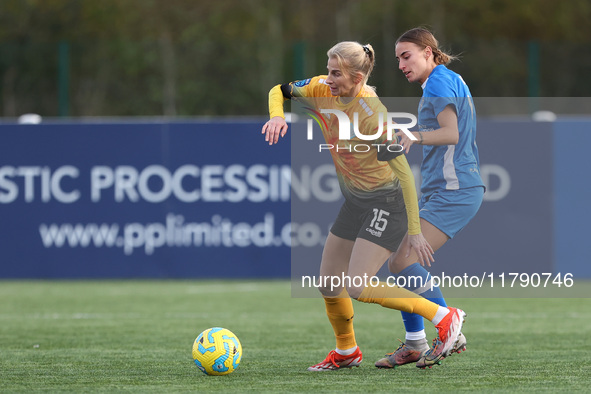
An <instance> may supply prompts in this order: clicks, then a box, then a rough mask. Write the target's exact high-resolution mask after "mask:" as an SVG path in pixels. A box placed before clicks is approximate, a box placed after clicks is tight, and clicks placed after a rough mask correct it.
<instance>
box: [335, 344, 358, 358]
mask: <svg viewBox="0 0 591 394" xmlns="http://www.w3.org/2000/svg"><path fill="white" fill-rule="evenodd" d="M355 350H357V346H354V347H352V348H349V349H345V350H343V349H339V348H336V349H335V351H336V352H337V353H338V354H340V355H341V356H350V355H351V354H353V353H355Z"/></svg>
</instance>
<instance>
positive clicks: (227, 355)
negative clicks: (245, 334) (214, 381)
mask: <svg viewBox="0 0 591 394" xmlns="http://www.w3.org/2000/svg"><path fill="white" fill-rule="evenodd" d="M241 359H242V345H241V344H240V341H239V340H238V337H237V336H236V335H234V333H232V331H230V330H228V329H225V328H221V327H212V328H208V329H207V330H205V331H203V332H202V333H201V334H199V336H198V337H197V339H195V342H193V360H195V364H196V365H197V368H199V369H200V370H201V371H202V372H203V373H205V374H207V375H227V374H229V373H232V372H234V370H235V369H236V368H238V364H240V360H241Z"/></svg>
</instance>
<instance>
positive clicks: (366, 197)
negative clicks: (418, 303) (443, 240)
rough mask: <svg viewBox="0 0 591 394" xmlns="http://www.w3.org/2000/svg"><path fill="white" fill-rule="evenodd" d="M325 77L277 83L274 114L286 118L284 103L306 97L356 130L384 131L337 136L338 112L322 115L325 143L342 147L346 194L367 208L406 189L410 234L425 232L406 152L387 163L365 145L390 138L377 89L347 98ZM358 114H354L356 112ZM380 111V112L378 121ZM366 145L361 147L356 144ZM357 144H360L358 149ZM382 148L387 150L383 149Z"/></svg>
mask: <svg viewBox="0 0 591 394" xmlns="http://www.w3.org/2000/svg"><path fill="white" fill-rule="evenodd" d="M325 81H326V76H324V75H321V76H316V77H313V78H309V79H305V80H301V81H297V82H291V83H289V84H285V85H277V86H275V87H273V88H272V89H271V91H270V92H269V113H270V117H271V118H272V117H275V116H281V117H284V112H283V103H284V102H285V101H286V100H288V99H294V100H299V101H304V102H305V103H306V104H307V105H310V106H312V107H314V108H316V109H318V110H321V109H336V110H340V111H342V112H344V113H345V114H347V116H348V118H349V119H350V121H351V124H354V121H355V120H356V121H357V122H356V123H357V126H358V131H359V133H361V134H364V135H368V136H369V135H372V136H373V135H376V134H378V133H379V130H380V127H381V128H382V133H381V135H379V134H378V136H377V137H376V139H375V140H372V141H368V140H363V139H361V138H359V137H357V136H355V135H354V134H353V131H352V130H351V133H350V137H349V139H339V121H338V118H337V116H336V115H334V114H324V115H323V117H324V120H325V122H326V125H327V127H322V133H323V135H324V138H325V140H326V143H327V144H330V145H333V146H335V147H336V146H339V147H340V149H338V150H337V149H336V148H333V149H331V150H330V152H331V155H332V159H333V162H334V165H335V169H336V173H337V177H338V180H339V184H340V187H341V191H342V193H343V196H344V197H345V198H346V199H348V200H350V201H352V202H353V203H355V204H357V205H360V206H365V205H367V204H370V203H371V202H372V201H375V200H384V201H389V199H390V198H393V196H394V195H395V194H396V193H397V192H398V190H399V189H400V188H402V193H403V196H404V202H405V205H406V210H407V214H408V231H409V234H418V233H420V232H421V226H420V220H419V207H418V200H417V194H416V189H415V183H414V177H413V174H412V171H411V169H410V166H409V165H408V162H407V160H406V156H404V154H399V155H398V156H396V157H395V158H393V159H391V160H388V161H379V160H378V158H377V148H376V147H375V146H374V147H372V149H367V148H366V146H372V145H373V144H381V143H383V142H384V141H385V140H386V130H387V127H386V121H387V109H386V107H385V106H384V105H383V104H382V102H381V101H380V100H379V98H378V97H377V95H376V94H375V92H374V91H373V90H372V89H371V88H369V87H364V88H363V89H361V91H360V93H359V94H358V95H357V97H355V98H352V99H351V100H347V101H345V100H344V99H343V98H341V97H335V96H333V95H332V94H331V93H330V88H329V87H328V85H327V84H326V82H325ZM355 114H356V115H355ZM380 114H382V117H381V121H382V123H381V124H380ZM362 144H363V145H366V146H364V147H360V146H358V145H362ZM356 146H357V147H358V148H356ZM382 149H385V148H384V147H382Z"/></svg>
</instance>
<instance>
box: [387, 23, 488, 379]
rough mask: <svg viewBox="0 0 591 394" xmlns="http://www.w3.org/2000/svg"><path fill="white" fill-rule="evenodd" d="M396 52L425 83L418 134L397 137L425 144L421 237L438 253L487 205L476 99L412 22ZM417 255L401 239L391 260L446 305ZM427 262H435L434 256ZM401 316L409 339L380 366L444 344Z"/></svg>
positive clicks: (413, 318)
mask: <svg viewBox="0 0 591 394" xmlns="http://www.w3.org/2000/svg"><path fill="white" fill-rule="evenodd" d="M396 58H397V59H398V62H399V69H400V70H401V71H402V72H403V74H404V76H405V77H406V79H407V80H408V81H409V82H418V83H419V84H420V85H421V87H422V88H423V97H422V98H421V101H420V103H419V112H418V115H419V116H418V123H419V125H418V128H419V131H417V132H413V135H414V136H415V137H416V138H417V140H416V141H413V140H411V139H410V138H409V137H408V136H406V135H405V134H404V133H397V135H398V136H399V138H400V142H399V143H400V144H401V145H402V146H404V147H405V149H406V152H407V153H408V151H409V149H410V147H411V146H412V145H413V143H414V144H420V145H423V161H422V163H421V176H422V183H421V193H422V196H421V199H420V201H419V208H420V212H419V216H420V221H421V228H422V229H423V235H424V236H425V238H426V239H427V241H428V242H429V244H430V245H431V247H432V248H433V250H434V251H436V250H437V249H439V248H440V247H441V246H443V244H445V243H446V242H447V241H448V240H450V239H452V238H453V237H454V236H455V235H456V234H457V233H458V232H459V231H460V230H461V229H462V228H463V227H464V226H466V225H467V224H468V222H469V221H470V220H471V219H472V218H473V217H474V215H475V214H476V212H477V211H478V209H479V208H480V204H481V203H482V198H483V195H484V190H485V188H484V184H483V182H482V179H481V178H480V164H479V159H478V148H477V146H476V113H475V109H474V103H473V101H472V97H471V94H470V90H469V89H468V86H467V85H466V83H465V82H464V80H463V79H462V77H461V76H460V75H458V74H456V73H454V72H453V71H451V70H449V69H448V68H447V67H446V65H447V64H449V62H450V61H451V60H453V56H450V55H448V54H446V53H444V52H443V51H441V50H440V49H439V44H438V42H437V40H436V39H435V37H434V36H433V34H432V33H431V32H430V31H428V30H426V29H423V28H415V29H411V30H409V31H407V32H406V33H404V34H403V35H402V36H400V38H398V40H397V41H396ZM417 261H419V259H418V258H417V256H416V255H415V254H414V252H413V251H412V250H411V249H410V248H409V245H408V242H407V241H406V239H404V240H403V241H402V243H401V245H400V248H399V249H398V251H397V252H396V253H393V254H392V256H391V257H390V260H389V263H388V265H389V268H390V271H391V272H393V273H394V274H396V275H397V276H399V277H406V278H409V277H417V276H418V277H421V278H422V281H416V282H415V281H412V280H408V281H407V283H409V286H407V287H406V288H407V289H408V290H411V291H413V292H414V293H416V294H420V295H422V296H423V297H425V298H427V299H429V300H431V301H433V302H435V303H437V304H439V305H441V306H445V305H446V304H445V300H444V299H443V295H442V294H441V290H440V289H439V287H432V286H431V283H430V282H429V281H430V275H429V272H428V271H427V270H426V269H425V268H424V266H423V265H422V263H421V264H419V263H418V262H417ZM427 265H429V266H430V262H429V261H427ZM399 283H400V282H399ZM414 285H416V286H414ZM402 315H403V320H404V325H405V329H406V337H405V342H403V343H402V344H401V345H400V346H399V347H398V349H396V350H395V351H394V352H393V353H389V354H387V355H386V356H385V357H384V358H382V359H380V360H379V361H377V362H376V366H377V367H379V368H393V367H395V366H398V365H403V364H408V363H413V362H417V361H418V360H419V359H420V358H421V357H422V356H423V355H424V354H426V353H428V352H430V351H433V350H434V349H435V348H436V347H438V346H440V343H438V341H435V343H434V344H433V348H431V350H430V349H429V345H428V343H427V340H426V334H425V330H424V325H423V318H422V317H421V316H418V315H416V314H411V313H406V312H402ZM465 348H466V338H465V337H464V336H463V335H462V334H460V337H459V340H458V342H457V343H456V345H455V347H454V349H453V350H452V352H461V351H462V350H464V349H465Z"/></svg>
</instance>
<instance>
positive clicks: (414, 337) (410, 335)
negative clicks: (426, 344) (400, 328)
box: [405, 330, 427, 341]
mask: <svg viewBox="0 0 591 394" xmlns="http://www.w3.org/2000/svg"><path fill="white" fill-rule="evenodd" d="M423 338H427V334H425V330H421V331H417V332H407V333H406V337H405V341H418V340H420V339H423Z"/></svg>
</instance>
